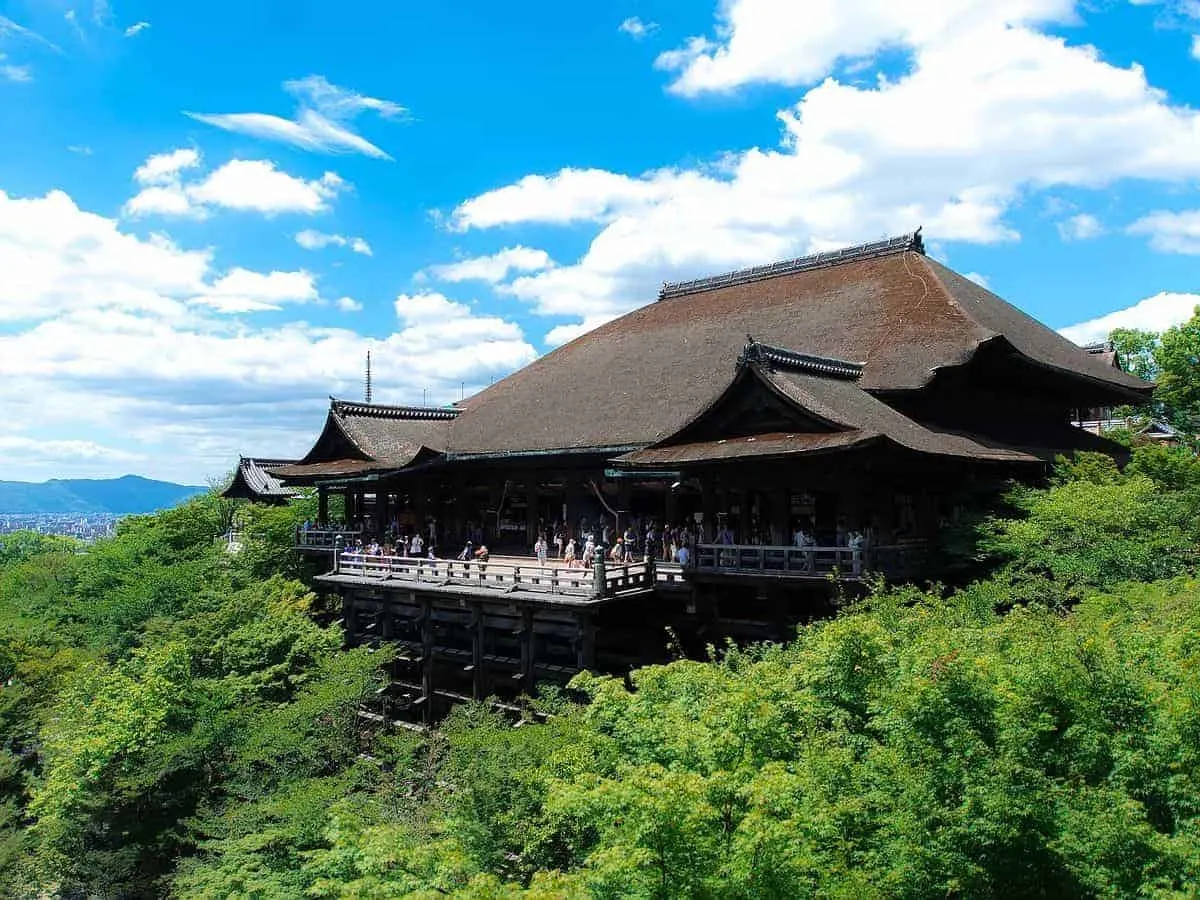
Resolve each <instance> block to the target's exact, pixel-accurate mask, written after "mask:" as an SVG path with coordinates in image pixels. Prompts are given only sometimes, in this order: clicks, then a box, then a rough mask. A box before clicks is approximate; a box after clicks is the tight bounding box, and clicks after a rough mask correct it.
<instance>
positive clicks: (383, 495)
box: [375, 488, 392, 538]
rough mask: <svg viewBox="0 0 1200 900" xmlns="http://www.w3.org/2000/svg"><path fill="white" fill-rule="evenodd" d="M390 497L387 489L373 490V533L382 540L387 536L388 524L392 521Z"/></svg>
mask: <svg viewBox="0 0 1200 900" xmlns="http://www.w3.org/2000/svg"><path fill="white" fill-rule="evenodd" d="M390 500H391V497H390V495H389V494H388V492H387V488H382V489H380V488H376V489H375V531H376V532H378V534H379V536H380V537H381V538H382V537H383V536H384V535H385V534H387V530H388V524H389V523H390V522H391V520H392V504H391V502H390Z"/></svg>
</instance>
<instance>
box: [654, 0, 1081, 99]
mask: <svg viewBox="0 0 1200 900" xmlns="http://www.w3.org/2000/svg"><path fill="white" fill-rule="evenodd" d="M1073 8H1074V4H1073V2H1071V0H1008V2H1005V3H991V2H987V0H924V2H923V3H922V4H921V11H920V14H919V15H914V14H913V11H912V10H911V9H909V8H908V7H906V6H904V5H903V4H898V3H888V2H886V0H807V2H805V3H794V2H791V0H722V2H721V3H720V4H719V6H718V7H717V23H716V29H715V32H716V35H717V38H716V39H715V40H714V39H711V38H708V37H702V36H701V37H693V38H691V39H689V40H688V41H687V43H686V44H685V45H684V46H683V47H681V48H678V49H675V50H670V51H668V52H666V53H663V54H662V55H661V56H659V58H658V62H657V65H658V66H659V68H662V69H666V70H668V71H674V72H678V76H677V79H676V81H675V82H674V83H673V84H672V85H671V89H672V90H673V91H676V92H678V93H681V94H685V95H695V94H700V93H704V92H707V91H731V90H735V89H737V88H739V87H742V86H744V85H747V84H754V83H761V82H765V83H775V84H783V85H789V86H795V85H805V84H814V83H816V82H817V81H819V80H820V79H821V78H823V77H824V76H825V75H826V74H828V73H829V72H830V71H832V70H833V69H834V67H835V66H836V65H837V64H838V63H839V62H843V61H856V60H863V59H870V58H871V57H873V56H874V54H876V53H878V52H879V51H880V50H881V49H883V48H885V47H897V46H899V47H910V48H933V47H936V46H938V45H942V46H945V45H946V44H947V43H949V42H953V41H955V40H957V39H958V38H960V37H962V36H964V35H966V36H969V35H971V34H972V33H974V34H978V33H979V32H980V31H982V30H989V31H992V32H996V31H998V30H1001V29H1003V28H1005V27H1007V26H1020V25H1027V24H1030V23H1036V22H1041V21H1048V20H1062V19H1065V18H1068V17H1070V16H1071V14H1072V12H1073Z"/></svg>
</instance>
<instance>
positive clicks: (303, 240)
mask: <svg viewBox="0 0 1200 900" xmlns="http://www.w3.org/2000/svg"><path fill="white" fill-rule="evenodd" d="M296 243H297V244H299V245H300V246H301V247H303V248H304V249H305V250H323V249H325V248H326V247H349V248H350V249H351V250H352V251H354V252H355V253H360V254H362V255H363V256H370V255H371V245H370V244H368V243H367V242H366V240H365V239H363V238H360V237H347V236H346V235H344V234H325V233H323V232H320V231H314V230H313V229H311V228H306V229H304V230H303V231H301V232H298V233H297V234H296Z"/></svg>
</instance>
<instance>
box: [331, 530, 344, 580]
mask: <svg viewBox="0 0 1200 900" xmlns="http://www.w3.org/2000/svg"><path fill="white" fill-rule="evenodd" d="M341 571H342V536H341V535H340V534H339V535H338V536H337V537H335V538H334V539H333V574H334V575H337V574H338V573H339V572H341Z"/></svg>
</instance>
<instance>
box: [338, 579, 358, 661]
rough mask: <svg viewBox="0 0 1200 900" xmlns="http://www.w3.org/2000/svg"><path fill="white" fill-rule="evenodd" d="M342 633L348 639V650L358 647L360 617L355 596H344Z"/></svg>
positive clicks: (348, 594)
mask: <svg viewBox="0 0 1200 900" xmlns="http://www.w3.org/2000/svg"><path fill="white" fill-rule="evenodd" d="M342 632H343V634H344V635H345V638H346V648H347V649H352V648H354V647H357V646H358V615H357V610H356V609H355V605H354V595H353V594H351V593H348V592H347V593H345V594H343V595H342Z"/></svg>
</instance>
